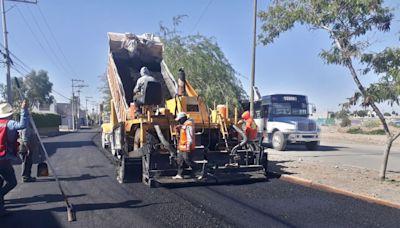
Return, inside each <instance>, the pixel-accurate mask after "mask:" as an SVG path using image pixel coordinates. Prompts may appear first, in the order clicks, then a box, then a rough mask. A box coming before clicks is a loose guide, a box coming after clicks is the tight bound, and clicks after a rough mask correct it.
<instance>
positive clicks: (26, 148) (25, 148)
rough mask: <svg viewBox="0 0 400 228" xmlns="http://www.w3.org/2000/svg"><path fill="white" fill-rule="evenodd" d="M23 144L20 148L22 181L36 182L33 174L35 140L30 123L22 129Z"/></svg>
mask: <svg viewBox="0 0 400 228" xmlns="http://www.w3.org/2000/svg"><path fill="white" fill-rule="evenodd" d="M19 135H20V138H21V145H20V149H19V156H20V158H21V160H22V165H21V166H22V167H21V175H22V182H24V183H26V182H35V181H36V178H35V177H32V176H31V173H32V172H31V170H32V163H33V161H32V160H33V159H32V157H33V150H32V149H33V140H34V134H32V126H31V124H30V123H28V124H27V125H26V128H25V129H23V130H20V133H19Z"/></svg>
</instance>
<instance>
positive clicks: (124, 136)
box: [102, 33, 267, 186]
mask: <svg viewBox="0 0 400 228" xmlns="http://www.w3.org/2000/svg"><path fill="white" fill-rule="evenodd" d="M108 40H109V52H108V66H107V80H108V83H109V88H110V91H111V97H112V100H111V101H110V102H111V103H110V104H111V111H110V122H109V123H106V124H103V125H102V129H103V132H102V140H104V141H103V142H102V145H104V146H105V147H108V149H109V151H110V152H111V153H112V154H113V155H114V156H115V157H116V158H117V159H119V160H120V166H119V167H118V175H117V179H118V180H119V182H121V183H124V182H130V181H142V182H143V183H145V184H146V185H148V186H156V185H159V184H162V185H166V184H179V183H188V182H202V183H204V182H205V183H221V182H231V181H242V180H259V179H265V178H266V169H267V154H266V153H265V152H264V148H263V147H262V146H261V144H260V143H259V142H257V141H255V142H250V141H248V140H247V138H246V135H245V134H244V133H243V131H242V130H241V128H240V127H239V126H237V125H236V123H237V122H238V121H237V111H236V112H235V113H236V114H234V115H230V112H229V111H230V110H229V107H228V105H218V106H216V107H217V108H215V110H213V109H210V108H208V107H207V105H206V102H205V100H204V98H203V97H201V96H199V94H198V93H197V92H196V90H195V89H194V88H193V87H192V86H191V84H190V82H189V81H188V80H184V86H183V88H184V91H185V92H184V94H179V95H177V90H178V89H177V88H178V83H177V82H176V80H175V78H174V76H173V74H172V73H171V72H170V70H169V69H168V67H167V65H166V63H165V62H164V60H163V50H164V46H163V43H162V42H161V40H160V38H159V37H157V36H154V35H153V34H143V35H135V34H132V33H108ZM144 66H145V67H147V68H148V69H149V70H150V72H151V75H152V76H153V77H154V78H155V79H156V83H151V84H149V85H145V86H144V87H145V88H146V89H145V92H144V94H143V100H141V102H142V104H143V105H142V106H141V108H140V114H139V115H137V114H135V113H136V112H137V110H136V109H137V108H138V107H137V106H136V105H135V103H134V100H133V99H134V98H133V96H134V94H133V88H134V87H135V85H136V81H137V80H138V78H139V77H140V73H139V71H140V69H141V68H142V67H144ZM179 112H186V113H187V115H188V116H189V118H191V119H193V121H194V123H195V135H196V150H195V151H193V152H192V153H193V154H192V155H193V156H192V159H193V162H194V164H196V166H197V167H198V170H199V172H201V175H203V176H204V177H205V178H203V179H202V180H198V179H197V178H194V177H193V176H191V175H189V174H190V173H191V172H190V171H191V170H190V168H189V167H188V168H187V169H185V171H184V173H183V174H184V179H177V180H174V179H172V178H171V177H172V176H174V175H176V172H177V165H176V157H177V156H176V155H177V154H176V153H177V151H176V148H177V142H178V137H179V134H178V132H177V131H178V130H177V124H178V123H177V122H176V121H175V117H176V115H177V114H178V113H179ZM232 116H234V118H233V117H232Z"/></svg>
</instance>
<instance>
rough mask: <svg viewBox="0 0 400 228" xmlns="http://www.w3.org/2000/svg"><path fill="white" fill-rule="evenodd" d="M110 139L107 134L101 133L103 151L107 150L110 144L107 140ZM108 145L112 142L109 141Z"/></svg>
mask: <svg viewBox="0 0 400 228" xmlns="http://www.w3.org/2000/svg"><path fill="white" fill-rule="evenodd" d="M107 137H108V135H107V133H104V132H102V133H101V147H102V148H103V149H107V148H108V144H107V143H106V142H107V140H106V138H107ZM108 143H110V141H108Z"/></svg>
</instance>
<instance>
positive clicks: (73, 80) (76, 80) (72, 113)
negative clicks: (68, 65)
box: [71, 79, 83, 130]
mask: <svg viewBox="0 0 400 228" xmlns="http://www.w3.org/2000/svg"><path fill="white" fill-rule="evenodd" d="M71 82H72V86H71V88H72V100H71V117H72V130H75V106H76V105H74V103H75V93H74V88H75V87H76V85H75V83H76V82H83V80H79V79H71Z"/></svg>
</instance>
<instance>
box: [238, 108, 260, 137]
mask: <svg viewBox="0 0 400 228" xmlns="http://www.w3.org/2000/svg"><path fill="white" fill-rule="evenodd" d="M242 118H243V119H244V120H245V121H246V129H245V134H246V136H247V139H248V140H250V141H254V140H256V139H257V125H256V123H255V122H254V120H253V118H251V115H250V112H249V111H245V112H244V113H243V114H242Z"/></svg>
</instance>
